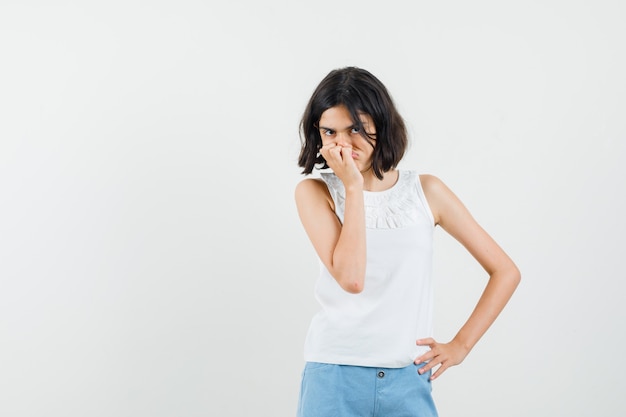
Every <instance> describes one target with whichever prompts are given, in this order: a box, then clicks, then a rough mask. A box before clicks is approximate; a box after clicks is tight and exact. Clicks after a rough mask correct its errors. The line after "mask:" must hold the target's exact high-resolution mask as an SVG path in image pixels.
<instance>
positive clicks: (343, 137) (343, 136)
mask: <svg viewBox="0 0 626 417" xmlns="http://www.w3.org/2000/svg"><path fill="white" fill-rule="evenodd" d="M337 145H339V146H352V140H350V135H348V134H347V133H343V132H342V133H338V134H337Z"/></svg>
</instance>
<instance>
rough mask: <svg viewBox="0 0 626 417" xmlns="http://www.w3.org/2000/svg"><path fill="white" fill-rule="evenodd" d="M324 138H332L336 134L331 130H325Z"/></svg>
mask: <svg viewBox="0 0 626 417" xmlns="http://www.w3.org/2000/svg"><path fill="white" fill-rule="evenodd" d="M323 132H324V136H332V135H333V134H334V133H335V132H333V131H332V130H330V129H324V131H323Z"/></svg>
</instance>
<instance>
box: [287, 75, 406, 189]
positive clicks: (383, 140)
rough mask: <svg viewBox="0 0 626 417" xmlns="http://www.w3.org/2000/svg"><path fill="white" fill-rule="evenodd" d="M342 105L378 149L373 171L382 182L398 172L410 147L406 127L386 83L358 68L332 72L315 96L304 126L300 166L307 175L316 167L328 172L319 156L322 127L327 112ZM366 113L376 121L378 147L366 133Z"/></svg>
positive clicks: (323, 81) (304, 117) (301, 131)
mask: <svg viewBox="0 0 626 417" xmlns="http://www.w3.org/2000/svg"><path fill="white" fill-rule="evenodd" d="M341 105H343V106H345V107H346V108H347V109H348V111H349V112H350V115H351V117H352V122H353V123H354V125H355V126H356V127H359V128H360V131H361V132H362V135H363V137H364V138H366V139H368V141H369V142H370V143H372V146H374V154H373V158H372V170H373V171H374V174H375V175H376V177H378V178H379V179H382V178H383V173H384V172H387V171H389V170H391V169H393V168H395V167H396V166H397V165H398V163H399V162H400V160H401V159H402V157H403V156H404V152H405V151H406V148H407V144H408V139H407V132H406V127H405V125H404V120H403V119H402V117H401V116H400V114H399V113H398V111H397V110H396V106H395V105H394V103H393V100H392V99H391V96H390V95H389V92H388V91H387V88H386V87H385V86H384V85H383V83H381V82H380V81H379V80H378V78H376V77H374V76H373V75H372V74H371V73H369V72H368V71H366V70H364V69H361V68H356V67H346V68H340V69H335V70H333V71H331V72H330V73H329V74H328V75H327V76H326V77H324V79H323V80H322V81H321V82H320V84H319V85H318V86H317V88H316V89H315V91H314V92H313V95H312V96H311V99H310V100H309V103H308V104H307V106H306V109H305V110H304V114H303V116H302V120H301V122H300V139H301V142H302V147H301V149H300V156H299V158H298V166H300V167H302V168H303V169H302V173H303V174H310V173H311V172H312V171H313V169H314V168H315V167H316V165H317V166H318V168H322V169H323V168H328V165H326V161H325V160H324V158H323V157H322V155H321V154H320V153H319V149H320V148H321V147H322V138H321V136H320V132H319V126H318V123H319V121H320V118H321V117H322V113H324V112H325V111H326V110H327V109H329V108H331V107H335V106H341ZM362 113H365V114H367V115H369V116H370V117H371V118H372V120H373V121H374V126H375V128H376V135H375V139H376V143H375V145H374V143H373V141H372V140H371V139H372V138H370V137H368V135H367V133H366V132H365V129H363V126H362V123H361V120H360V118H359V114H362Z"/></svg>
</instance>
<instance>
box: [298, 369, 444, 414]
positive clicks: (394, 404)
mask: <svg viewBox="0 0 626 417" xmlns="http://www.w3.org/2000/svg"><path fill="white" fill-rule="evenodd" d="M422 366H424V364H420V365H409V366H407V367H405V368H371V367H363V366H350V365H333V364H326V363H317V362H307V363H306V365H305V367H304V371H303V372H302V386H301V388H300V401H299V403H298V417H331V416H332V417H334V416H337V417H353V416H354V417H357V416H358V417H366V416H367V417H409V416H410V417H436V416H437V409H436V408H435V403H434V402H433V398H432V395H431V393H432V386H431V382H430V380H429V379H430V375H431V372H430V371H428V372H426V373H424V374H423V375H420V374H419V373H418V372H417V370H418V369H419V368H420V367H422Z"/></svg>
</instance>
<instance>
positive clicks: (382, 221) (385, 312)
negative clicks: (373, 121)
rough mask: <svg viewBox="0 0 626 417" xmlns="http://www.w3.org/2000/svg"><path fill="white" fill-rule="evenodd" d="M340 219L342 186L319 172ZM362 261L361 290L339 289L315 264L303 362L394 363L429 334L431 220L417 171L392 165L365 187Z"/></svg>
mask: <svg viewBox="0 0 626 417" xmlns="http://www.w3.org/2000/svg"><path fill="white" fill-rule="evenodd" d="M322 179H323V180H324V181H325V182H326V184H327V186H328V189H329V191H330V194H331V196H332V198H333V201H334V203H335V213H336V214H337V217H338V218H339V220H340V221H342V222H343V216H344V205H345V190H344V187H343V183H342V182H341V180H339V178H337V176H335V175H334V174H332V173H322ZM363 193H364V199H365V217H366V244H367V265H366V272H365V285H364V289H363V291H362V292H361V293H359V294H350V293H348V292H346V291H344V290H343V289H342V288H341V287H340V286H339V284H337V281H335V279H334V278H333V277H332V275H331V274H330V273H329V272H328V270H327V269H326V267H325V266H324V265H323V263H321V262H320V275H319V277H318V280H317V284H316V286H315V295H316V298H317V300H318V302H319V303H320V305H321V307H322V308H321V310H320V311H319V312H318V313H317V314H316V315H315V317H313V320H312V322H311V325H310V327H309V331H308V334H307V338H306V341H305V347H304V359H305V360H306V361H310V362H323V363H334V364H343V365H357V366H375V367H386V368H400V367H404V366H407V365H409V364H411V363H412V362H413V360H414V359H415V358H416V357H417V356H419V355H420V354H421V353H422V352H424V351H426V350H428V348H427V347H423V346H416V345H415V340H416V339H418V338H425V337H431V336H432V312H433V291H432V282H431V270H432V250H433V249H432V240H433V231H434V219H433V215H432V213H431V211H430V208H429V206H428V203H427V201H426V198H425V196H424V192H423V190H422V187H421V184H420V180H419V175H417V173H416V172H413V171H399V176H398V181H397V182H396V184H395V185H394V186H393V187H392V188H390V189H388V190H385V191H381V192H368V191H364V192H363Z"/></svg>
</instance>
